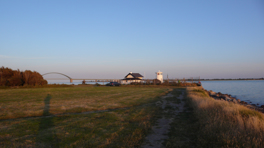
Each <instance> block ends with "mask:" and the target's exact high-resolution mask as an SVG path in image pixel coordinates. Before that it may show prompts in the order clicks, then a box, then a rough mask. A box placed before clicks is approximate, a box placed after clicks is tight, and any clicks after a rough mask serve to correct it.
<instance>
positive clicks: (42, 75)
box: [42, 72, 72, 83]
mask: <svg viewBox="0 0 264 148" xmlns="http://www.w3.org/2000/svg"><path fill="white" fill-rule="evenodd" d="M47 74H59V75H63V76H65V77H67V78H69V79H70V82H71V83H72V78H71V77H69V76H67V75H65V74H63V73H59V72H49V73H45V74H43V75H42V76H44V75H47Z"/></svg>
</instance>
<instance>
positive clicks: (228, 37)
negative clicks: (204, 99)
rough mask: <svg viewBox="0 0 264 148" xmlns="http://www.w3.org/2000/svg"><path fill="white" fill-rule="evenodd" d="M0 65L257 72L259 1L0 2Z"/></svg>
mask: <svg viewBox="0 0 264 148" xmlns="http://www.w3.org/2000/svg"><path fill="white" fill-rule="evenodd" d="M0 66H4V67H9V68H12V69H20V70H22V71H24V70H32V71H37V72H39V73H41V74H44V73H48V72H60V73H64V74H66V75H68V76H70V77H72V78H91V79H95V78H98V79H99V78H109V79H110V78H114V79H119V78H120V79H121V78H123V77H124V76H125V75H126V74H128V73H129V72H135V73H140V74H142V75H144V76H145V78H147V79H151V78H155V76H156V74H155V72H157V71H158V70H160V71H162V72H163V75H164V77H167V75H168V77H169V78H189V77H199V76H200V77H201V78H260V77H264V1H262V0H219V1H212V0H199V1H198V0H187V1H186V0H167V1H161V0H111V1H109V0H96V1H95V0H88V1H87V0H83V1H82V0H76V1H72V0H38V1H36V0H23V1H21V0H0ZM53 77H54V78H57V77H60V76H56V75H55V76H53Z"/></svg>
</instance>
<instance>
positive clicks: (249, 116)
mask: <svg viewBox="0 0 264 148" xmlns="http://www.w3.org/2000/svg"><path fill="white" fill-rule="evenodd" d="M187 90H188V99H189V101H190V105H191V107H192V108H193V109H194V113H195V117H196V118H197V119H198V122H197V125H198V126H199V131H198V132H197V144H198V146H199V147H246V148H250V147H259V148H260V147H264V141H263V139H264V115H263V114H262V113H259V112H257V111H255V110H251V109H249V108H246V107H245V106H242V105H239V104H234V103H230V102H226V101H220V100H214V99H212V98H210V97H209V96H208V95H207V94H206V93H204V92H203V91H202V90H200V89H195V88H187Z"/></svg>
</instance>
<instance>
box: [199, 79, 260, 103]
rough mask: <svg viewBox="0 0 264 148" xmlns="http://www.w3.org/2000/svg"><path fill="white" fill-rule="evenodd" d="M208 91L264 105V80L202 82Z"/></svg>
mask: <svg viewBox="0 0 264 148" xmlns="http://www.w3.org/2000/svg"><path fill="white" fill-rule="evenodd" d="M202 86H203V88H204V89H206V90H212V91H214V92H221V93H223V94H231V95H232V96H235V97H237V98H238V99H240V100H241V101H246V102H252V104H259V105H264V80H244V81H243V80H241V81H238V80H237V81H202Z"/></svg>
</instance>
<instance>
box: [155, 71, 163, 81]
mask: <svg viewBox="0 0 264 148" xmlns="http://www.w3.org/2000/svg"><path fill="white" fill-rule="evenodd" d="M156 74H157V79H158V80H160V82H161V83H163V75H162V72H161V71H159V72H156Z"/></svg>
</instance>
